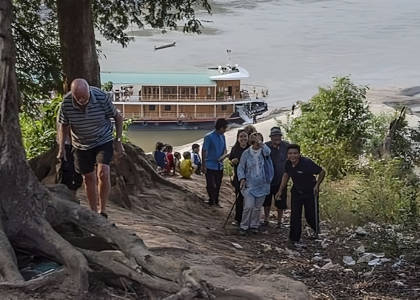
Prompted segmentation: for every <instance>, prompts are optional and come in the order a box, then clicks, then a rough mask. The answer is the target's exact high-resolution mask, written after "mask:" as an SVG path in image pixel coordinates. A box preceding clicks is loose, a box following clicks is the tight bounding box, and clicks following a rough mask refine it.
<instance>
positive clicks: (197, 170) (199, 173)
mask: <svg viewBox="0 0 420 300" xmlns="http://www.w3.org/2000/svg"><path fill="white" fill-rule="evenodd" d="M195 174H197V175H201V164H198V165H197V169H196V170H195Z"/></svg>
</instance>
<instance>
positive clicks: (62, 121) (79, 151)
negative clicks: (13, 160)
mask: <svg viewBox="0 0 420 300" xmlns="http://www.w3.org/2000/svg"><path fill="white" fill-rule="evenodd" d="M112 118H113V119H114V120H115V127H116V136H115V137H114V135H113V125H112V123H111V120H110V119H112ZM57 121H58V125H59V126H58V127H59V129H58V146H59V151H58V155H57V157H58V158H59V159H60V161H61V162H71V164H70V165H71V168H70V169H72V170H73V169H74V170H75V171H76V172H77V173H78V174H81V175H82V177H83V182H84V185H85V191H86V195H87V199H88V203H89V206H90V208H91V209H92V210H93V211H95V212H97V213H99V214H100V215H102V216H103V217H107V214H106V202H107V200H108V197H109V194H110V189H111V183H110V167H109V164H110V162H111V160H112V158H113V155H114V150H115V152H116V154H117V155H121V154H123V153H124V147H123V145H122V142H121V136H122V124H123V117H122V115H121V114H120V113H119V111H118V110H117V109H116V108H115V106H114V105H113V103H112V99H111V97H110V95H109V94H107V93H106V92H103V91H101V90H100V89H98V88H96V87H91V86H89V84H88V83H87V81H86V80H84V79H82V78H78V79H75V80H74V81H73V82H72V83H71V90H70V92H69V93H68V94H66V95H65V96H64V98H63V103H62V105H61V107H60V112H59V116H58V120H57ZM227 128H228V122H227V121H226V120H225V119H218V120H217V121H216V123H215V129H214V130H213V131H212V132H210V133H209V134H207V135H206V136H205V138H204V143H203V146H202V149H201V157H200V145H198V144H194V145H193V146H192V149H191V150H192V152H184V153H183V158H184V159H183V160H181V155H180V153H176V152H175V153H172V151H173V148H172V146H170V145H164V144H163V143H157V144H156V151H155V152H154V158H155V160H156V164H157V165H158V168H160V171H161V172H162V173H163V174H167V175H172V174H174V173H176V172H179V173H180V174H181V176H183V177H185V178H190V177H191V175H192V174H193V173H194V172H195V173H197V174H201V173H204V174H205V177H206V188H207V193H208V196H209V200H208V204H209V205H211V206H217V207H220V206H221V205H220V201H219V191H220V186H221V183H222V179H223V166H224V164H223V161H224V160H225V159H226V158H228V159H229V160H230V162H231V164H232V165H233V167H234V177H233V180H232V184H233V186H234V188H235V196H236V200H235V205H236V214H235V221H236V224H237V225H238V226H239V232H240V234H243V235H245V234H248V233H249V232H253V233H258V232H259V231H260V228H261V227H262V226H267V225H268V220H269V216H270V209H271V206H272V202H273V200H274V205H275V207H276V208H277V218H278V219H277V222H278V224H279V225H281V224H282V217H283V212H284V210H285V209H286V208H287V184H288V181H289V179H290V178H291V179H292V181H293V187H292V188H291V191H290V192H291V218H290V235H289V237H290V240H291V241H292V242H298V241H299V240H300V236H301V226H302V224H301V217H302V209H303V207H304V208H305V218H306V221H307V222H308V224H309V225H310V226H311V227H312V229H313V230H314V233H315V235H316V234H317V233H318V232H319V219H318V201H317V198H318V192H319V186H320V184H321V182H322V181H323V179H324V176H325V171H324V170H323V169H322V168H321V167H320V166H318V165H317V164H316V163H314V162H313V161H312V160H311V159H309V158H306V157H303V156H301V154H300V147H299V146H298V145H296V144H289V143H287V142H285V141H283V140H282V136H283V135H282V132H281V129H280V128H279V127H273V128H271V131H270V141H268V142H266V143H264V140H263V136H262V135H261V133H258V132H256V130H255V128H254V127H253V126H252V125H249V126H247V127H245V128H244V129H240V130H238V133H237V139H236V143H235V145H234V146H233V148H232V150H231V151H230V153H227V148H226V139H225V136H224V134H225V132H226V130H227ZM73 166H74V167H73ZM66 177H68V178H70V180H69V181H72V184H69V186H74V187H77V186H79V185H80V183H78V182H76V181H78V180H75V178H76V177H74V176H66ZM262 207H264V217H263V219H262V222H261V208H262Z"/></svg>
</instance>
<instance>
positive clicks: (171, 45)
mask: <svg viewBox="0 0 420 300" xmlns="http://www.w3.org/2000/svg"><path fill="white" fill-rule="evenodd" d="M175 45H176V42H173V43H170V44H166V45H162V46H155V51H156V50H160V49H165V48H170V47H175Z"/></svg>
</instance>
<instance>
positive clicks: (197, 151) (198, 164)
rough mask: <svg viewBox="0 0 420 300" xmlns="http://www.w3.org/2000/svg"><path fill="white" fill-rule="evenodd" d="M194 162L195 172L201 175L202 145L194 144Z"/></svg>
mask: <svg viewBox="0 0 420 300" xmlns="http://www.w3.org/2000/svg"><path fill="white" fill-rule="evenodd" d="M192 155H193V164H194V165H195V168H196V169H195V174H197V175H201V157H200V145H199V144H193V145H192Z"/></svg>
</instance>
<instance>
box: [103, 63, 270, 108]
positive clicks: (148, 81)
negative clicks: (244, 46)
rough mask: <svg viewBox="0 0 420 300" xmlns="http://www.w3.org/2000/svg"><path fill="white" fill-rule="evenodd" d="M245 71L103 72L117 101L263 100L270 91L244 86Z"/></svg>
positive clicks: (196, 101) (104, 79) (105, 82)
mask: <svg viewBox="0 0 420 300" xmlns="http://www.w3.org/2000/svg"><path fill="white" fill-rule="evenodd" d="M248 76H249V74H248V72H246V70H244V69H242V68H239V69H238V71H236V72H229V73H223V72H220V71H216V70H208V71H207V72H204V73H123V72H116V73H114V72H112V73H110V72H104V73H101V79H102V83H103V84H104V85H106V84H108V85H111V86H112V92H113V94H114V101H115V102H131V103H133V104H134V103H139V102H148V103H150V102H168V101H169V102H183V103H190V102H195V103H200V102H203V103H208V102H244V101H252V100H253V99H262V98H264V97H266V96H267V95H268V90H267V88H265V87H263V86H259V85H244V84H241V82H240V80H241V79H242V78H247V77H248Z"/></svg>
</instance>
